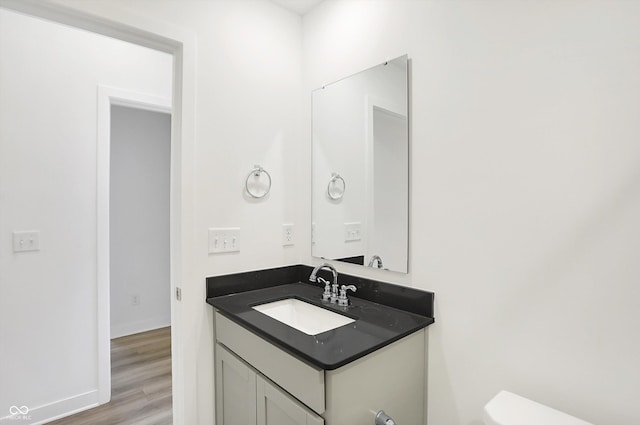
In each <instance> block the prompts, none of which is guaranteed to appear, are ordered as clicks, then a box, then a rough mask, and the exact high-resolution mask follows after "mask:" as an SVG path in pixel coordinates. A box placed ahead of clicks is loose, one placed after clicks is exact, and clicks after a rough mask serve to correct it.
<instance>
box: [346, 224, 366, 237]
mask: <svg viewBox="0 0 640 425" xmlns="http://www.w3.org/2000/svg"><path fill="white" fill-rule="evenodd" d="M360 239H362V224H361V223H360V222H354V223H344V240H345V242H351V241H359V240H360Z"/></svg>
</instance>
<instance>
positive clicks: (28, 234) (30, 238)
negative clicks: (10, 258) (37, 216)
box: [13, 230, 40, 252]
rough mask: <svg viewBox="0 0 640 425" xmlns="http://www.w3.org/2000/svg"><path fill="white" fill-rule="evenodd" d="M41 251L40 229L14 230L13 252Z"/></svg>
mask: <svg viewBox="0 0 640 425" xmlns="http://www.w3.org/2000/svg"><path fill="white" fill-rule="evenodd" d="M27 251H40V231H39V230H27V231H20V232H13V252H27Z"/></svg>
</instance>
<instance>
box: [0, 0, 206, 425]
mask: <svg viewBox="0 0 640 425" xmlns="http://www.w3.org/2000/svg"><path fill="white" fill-rule="evenodd" d="M15 12H17V13H15ZM0 13H1V14H3V15H2V16H0V20H2V25H0V28H2V31H0V32H2V34H0V41H4V42H5V43H3V45H2V46H3V48H2V50H3V58H4V59H5V60H3V63H6V64H11V66H7V67H5V68H3V72H2V73H0V75H1V76H2V78H0V86H1V87H2V90H0V91H2V92H3V93H4V94H5V95H6V96H3V99H5V100H7V102H3V103H2V105H0V109H2V114H0V116H2V117H3V129H4V130H5V131H4V132H3V134H2V135H0V136H2V137H0V144H1V147H0V149H1V150H2V151H3V155H1V156H0V157H2V158H3V159H4V163H5V164H10V165H11V167H9V166H7V167H4V166H3V167H2V168H3V171H8V172H10V173H12V174H11V175H12V177H11V178H10V179H6V178H4V176H3V178H2V179H0V180H2V182H3V184H5V183H7V184H11V185H16V187H17V188H18V190H12V191H10V192H5V191H4V189H5V188H4V186H3V188H2V191H3V194H9V193H11V194H16V195H17V196H20V199H15V200H14V199H9V198H6V199H4V198H3V204H4V201H5V200H6V201H7V202H8V203H7V205H11V206H12V208H11V211H10V212H12V215H11V217H12V218H15V219H16V220H17V221H20V220H21V222H20V223H17V222H16V223H14V222H13V221H8V220H5V218H6V217H8V216H5V215H4V213H5V212H6V211H8V210H5V209H3V220H1V221H2V222H3V225H4V226H5V227H6V229H14V230H15V229H17V230H23V229H27V230H31V229H36V230H37V231H39V232H40V233H41V249H40V250H39V251H35V252H33V253H29V254H28V255H20V256H17V255H16V256H7V257H4V256H3V258H2V260H3V261H4V260H7V261H8V260H11V262H12V268H11V269H10V271H11V272H12V273H13V275H9V274H6V273H4V272H7V270H8V268H5V267H4V266H5V263H3V267H2V268H3V276H2V279H0V286H1V287H2V290H3V297H2V298H3V299H5V300H6V301H7V303H6V305H13V306H15V307H14V308H11V309H8V308H4V306H5V304H3V317H5V316H6V317H8V318H9V317H10V318H11V320H0V322H2V325H1V326H0V333H2V334H3V335H9V338H8V339H11V338H12V337H11V335H28V338H25V339H24V342H23V343H21V344H11V346H12V350H11V351H10V352H9V351H6V352H5V351H3V358H4V359H6V360H7V361H6V362H4V363H5V364H6V365H7V366H6V367H5V368H4V369H3V370H2V374H3V383H4V385H3V390H5V389H6V390H7V391H0V405H2V406H7V408H6V409H5V408H3V411H8V406H10V405H13V404H16V405H20V406H28V409H29V416H30V417H31V418H32V420H33V421H35V422H39V423H45V422H49V421H51V420H53V419H56V418H60V417H63V416H66V415H69V414H70V413H73V412H79V411H81V410H85V409H88V408H91V407H94V406H97V405H100V404H103V403H106V402H107V401H108V400H109V398H110V396H111V379H110V372H111V371H110V360H111V354H110V352H109V347H110V342H111V341H110V321H109V316H110V312H109V309H110V307H109V303H108V302H107V303H105V302H102V300H104V299H105V297H106V299H107V300H108V299H109V296H110V287H109V262H108V260H109V258H108V252H109V245H108V239H109V228H108V219H109V217H108V208H107V209H106V211H107V212H106V213H105V212H104V211H105V208H104V206H105V205H106V206H107V207H108V201H109V198H108V189H109V188H108V183H107V185H106V194H107V195H106V196H105V195H104V194H105V190H104V189H105V186H104V181H105V179H104V176H106V177H107V180H106V181H107V182H108V162H107V163H106V167H105V164H104V162H103V161H100V158H102V157H104V146H106V149H107V157H108V148H109V144H108V143H106V144H105V143H103V141H98V143H97V145H96V144H95V142H94V141H95V136H96V109H95V105H96V94H98V98H99V100H98V103H104V102H103V100H102V99H107V102H106V103H107V108H106V110H107V111H109V110H110V107H111V104H110V102H111V101H112V100H114V101H115V102H111V103H118V102H117V99H118V96H117V95H115V96H111V95H110V96H103V94H104V90H102V89H100V90H96V84H106V85H117V86H120V87H127V88H128V89H132V90H140V91H142V92H144V93H153V94H155V95H156V96H167V97H168V98H169V100H168V102H167V105H166V107H167V108H169V109H171V106H173V111H172V117H171V119H172V128H171V132H172V138H171V207H170V209H171V228H170V231H171V254H170V263H171V269H170V274H171V289H170V290H169V293H170V294H172V293H174V292H175V293H178V292H179V290H180V288H179V286H181V285H184V284H185V282H189V283H191V282H192V280H189V279H191V276H186V275H187V272H186V271H188V270H192V268H191V267H187V266H185V263H187V262H188V261H190V260H189V259H190V258H191V256H189V255H187V254H188V253H187V254H185V253H183V251H184V250H183V247H190V246H192V245H193V243H192V241H193V234H192V232H185V231H183V229H185V228H187V229H190V228H191V227H192V226H191V221H192V217H193V216H194V214H193V211H192V208H193V194H192V193H191V191H188V190H187V191H184V190H183V187H188V186H187V185H188V182H190V179H191V178H192V175H191V173H190V171H189V170H191V169H193V167H192V165H193V150H194V144H193V124H194V120H193V112H194V111H193V108H192V105H193V103H194V99H195V96H194V93H195V90H194V85H193V83H194V81H195V78H194V75H195V60H194V52H195V49H194V46H195V38H194V37H193V35H192V34H191V33H188V32H187V31H183V30H180V29H178V28H174V27H173V26H170V25H164V24H162V23H150V22H148V21H146V20H145V19H142V18H140V19H137V18H129V17H127V16H121V15H119V14H118V13H116V12H115V11H114V13H113V14H111V13H107V14H106V15H107V16H104V17H99V16H93V15H89V14H85V13H82V12H78V11H75V10H71V9H69V8H66V7H64V6H59V5H53V4H42V3H40V2H26V1H21V0H16V1H12V0H0ZM33 18H36V19H33ZM121 20H125V21H126V22H127V23H128V24H124V23H120V21H121ZM48 23H56V24H62V25H49V24H48ZM45 24H46V25H45ZM36 26H38V28H35V29H34V27H36ZM40 26H43V27H46V28H44V29H42V28H39V27H40ZM78 30H80V31H78ZM50 32H56V34H53V35H51V34H49V33H50ZM77 34H81V35H84V38H82V40H83V41H77V40H76V38H75V36H76V35H77ZM5 35H6V36H5ZM91 37H93V38H92V39H91V40H84V39H85V38H91ZM43 40H46V42H43ZM113 40H117V41H118V40H119V41H125V43H120V47H118V48H117V49H116V50H118V49H120V48H122V49H125V50H127V51H126V52H124V53H122V52H120V50H118V51H117V52H116V53H117V54H116V55H112V54H111V53H112V51H113V49H112V48H111V47H110V45H109V43H112V42H113ZM127 42H128V43H127ZM105 45H109V46H105ZM140 47H143V48H147V49H146V50H144V49H143V50H144V51H141V50H140V49H139V48H140ZM86 49H91V52H89V53H87V52H85V50H86ZM58 50H61V52H58ZM25 52H29V54H28V55H27V54H25ZM9 53H11V55H9ZM156 53H160V54H161V55H158V54H156ZM163 54H168V55H166V56H163V58H160V56H162V55H163ZM155 58H157V59H158V60H159V62H161V66H153V67H151V68H146V71H145V70H143V69H142V68H140V71H141V72H138V71H135V70H133V71H130V68H131V67H134V66H137V65H136V64H138V62H145V63H146V64H147V65H148V64H150V63H151V64H155V63H156V59H155ZM18 59H19V60H18ZM86 61H93V62H97V63H96V64H94V63H93V62H91V64H92V65H91V66H88V65H87V64H86V63H85V62H86ZM43 69H46V72H40V71H41V70H43ZM8 70H11V72H5V71H8ZM161 70H168V71H166V72H165V71H161ZM171 70H172V71H173V72H172V73H171ZM151 71H152V72H153V75H156V74H157V73H158V72H159V71H160V72H165V73H164V74H163V78H162V79H158V78H149V77H150V75H151V74H150V72H151ZM90 72H91V73H93V74H90ZM114 72H117V73H118V74H117V75H115V74H113V73H114ZM112 74H113V75H112ZM23 80H28V81H23ZM140 81H141V82H142V84H137V82H140ZM165 82H167V83H168V84H165ZM160 84H162V85H163V87H168V89H163V88H160V89H158V85H160ZM8 88H11V90H9V89H8ZM96 92H98V93H96ZM34 93H35V94H37V96H36V95H35V94H34ZM34 99H37V101H34ZM125 103H126V102H125ZM143 103H144V102H143ZM151 103H153V102H151ZM118 104H119V103H118ZM185 104H186V105H187V106H186V107H183V105H185ZM129 106H132V105H129ZM133 106H134V107H137V106H136V105H133ZM143 109H147V108H143ZM151 109H153V108H151ZM98 115H99V116H98V120H97V121H102V118H101V117H102V115H103V112H98ZM9 124H11V127H10V126H9ZM5 136H6V137H5ZM9 136H11V137H9ZM101 137H102V136H100V134H99V135H98V138H99V139H100V138H101ZM5 149H7V150H5ZM96 150H98V151H99V152H96ZM7 152H10V153H11V155H5V153H7ZM96 158H98V161H96ZM20 161H23V162H20ZM22 163H25V164H27V165H28V166H27V167H24V166H19V165H20V164H22ZM96 168H97V169H96ZM185 170H187V171H186V173H187V176H186V177H185V176H184V175H183V174H184V172H185ZM16 171H23V174H24V175H25V176H26V177H23V175H22V174H18V173H17V172H16ZM96 174H97V177H98V179H96ZM60 180H62V181H60ZM96 182H97V183H98V184H97V186H98V188H97V193H96ZM185 182H186V183H185ZM69 187H70V188H72V189H73V190H74V191H73V192H69V191H68V190H67V191H66V192H65V190H66V189H67V188H69ZM36 191H39V192H36ZM61 191H62V192H63V193H60V192H61ZM22 201H24V202H22ZM22 204H24V205H26V206H28V207H29V208H30V209H29V211H30V212H33V214H32V213H29V214H25V212H24V210H25V207H23V205H22ZM96 207H97V208H96ZM35 213H37V215H35ZM96 213H97V214H96ZM79 216H81V217H79ZM96 218H97V219H96ZM25 221H29V222H27V223H26V224H23V223H22V222H25ZM31 222H33V224H32V223H31ZM185 222H186V224H185ZM104 223H107V225H106V226H105V225H104ZM5 227H3V235H7V234H8V235H9V237H10V236H11V232H7V231H5V230H6V229H5ZM3 237H4V236H3ZM3 240H4V239H3ZM105 241H106V242H107V244H106V248H105ZM3 246H7V244H5V243H4V242H3ZM96 247H97V248H98V249H97V251H98V252H96ZM105 252H106V254H105ZM14 257H17V258H19V260H20V261H19V262H18V261H14ZM13 263H15V264H13ZM14 275H15V276H19V277H20V279H19V282H20V283H22V282H23V281H24V282H25V284H16V283H18V280H16V279H14V277H13V276H14ZM5 290H7V291H10V292H7V293H8V294H11V296H7V297H4V295H5V292H4V291H5ZM171 298H172V301H171V305H172V308H171V310H172V311H171V321H172V323H171V324H172V332H171V340H172V344H171V355H172V356H171V363H172V375H173V379H172V381H173V382H172V387H173V408H174V410H175V413H174V419H175V420H176V421H178V422H184V419H183V417H184V416H185V415H187V416H191V415H193V414H194V413H193V412H196V408H195V399H194V398H189V399H188V404H189V407H188V408H186V409H185V407H184V404H185V397H184V394H185V390H184V388H185V367H184V366H183V364H185V363H187V364H188V363H189V362H185V361H184V355H185V353H184V351H185V350H184V347H185V344H183V343H182V340H181V336H182V335H183V332H182V331H181V329H182V328H183V327H184V323H185V319H184V315H183V314H182V307H181V306H182V304H183V303H180V302H179V299H178V298H177V297H171ZM185 299H186V300H187V301H190V300H191V298H188V297H186V298H185ZM9 300H10V301H9ZM194 300H195V298H194ZM194 304H195V302H194ZM25 305H28V306H29V308H28V309H27V308H23V307H24V306H25ZM96 310H97V311H96ZM33 312H37V313H33ZM42 318H46V320H41V319H42ZM105 318H106V320H105ZM5 339H7V338H5ZM96 345H97V347H96ZM5 353H6V354H7V355H6V357H5ZM105 365H106V367H104V366H105ZM5 372H6V373H5ZM96 372H97V375H98V376H96ZM194 373H195V372H194V371H193V370H191V369H190V370H189V374H190V376H191V377H193V376H194ZM43 374H46V376H47V377H48V378H47V381H48V382H55V385H53V384H52V385H42V376H43ZM188 380H189V382H192V381H193V378H189V379H188ZM189 385H191V384H190V383H189ZM2 419H4V418H2ZM186 422H192V421H189V420H187V421H186Z"/></svg>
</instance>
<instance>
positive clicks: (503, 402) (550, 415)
mask: <svg viewBox="0 0 640 425" xmlns="http://www.w3.org/2000/svg"><path fill="white" fill-rule="evenodd" d="M484 423H485V424H486V425H593V424H591V423H589V422H585V421H583V420H582V419H578V418H575V417H573V416H570V415H567V414H566V413H563V412H561V411H559V410H555V409H552V408H551V407H548V406H545V405H543V404H540V403H536V402H535V401H532V400H529V399H527V398H524V397H521V396H519V395H516V394H513V393H510V392H508V391H500V392H499V393H498V394H497V395H496V396H495V397H494V398H492V399H491V401H489V403H487V405H486V406H484Z"/></svg>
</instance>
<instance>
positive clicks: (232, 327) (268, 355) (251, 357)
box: [215, 312, 325, 414]
mask: <svg viewBox="0 0 640 425" xmlns="http://www.w3.org/2000/svg"><path fill="white" fill-rule="evenodd" d="M215 323H216V339H217V341H218V342H219V343H221V344H223V345H225V346H226V347H227V348H228V349H230V350H231V351H233V352H234V353H236V354H237V355H238V356H239V357H241V358H242V359H244V360H245V361H246V362H247V363H249V364H250V365H251V366H253V367H254V368H256V369H257V370H258V371H260V373H262V374H263V375H265V376H266V377H268V378H269V379H270V380H272V381H273V382H275V383H276V384H278V385H279V386H280V387H282V388H283V389H285V390H286V391H287V392H289V393H290V394H291V395H293V396H294V397H295V398H297V399H298V400H300V401H301V402H302V403H304V404H305V405H307V406H308V407H309V408H311V409H312V410H313V411H315V412H316V413H318V414H322V413H323V412H324V407H325V406H324V405H325V399H324V370H321V369H316V368H314V367H312V366H310V365H308V364H307V363H305V362H303V361H301V360H298V359H297V358H295V357H294V356H292V355H291V354H288V353H286V352H285V351H283V350H281V349H280V348H278V347H276V346H275V345H273V344H271V343H269V342H267V341H265V340H264V339H262V338H261V337H259V336H257V335H255V334H254V333H252V332H250V331H248V330H246V329H245V328H243V327H242V326H240V325H238V324H237V323H235V322H233V321H231V320H229V319H227V318H226V317H224V316H223V315H221V314H220V313H218V312H216V315H215Z"/></svg>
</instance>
